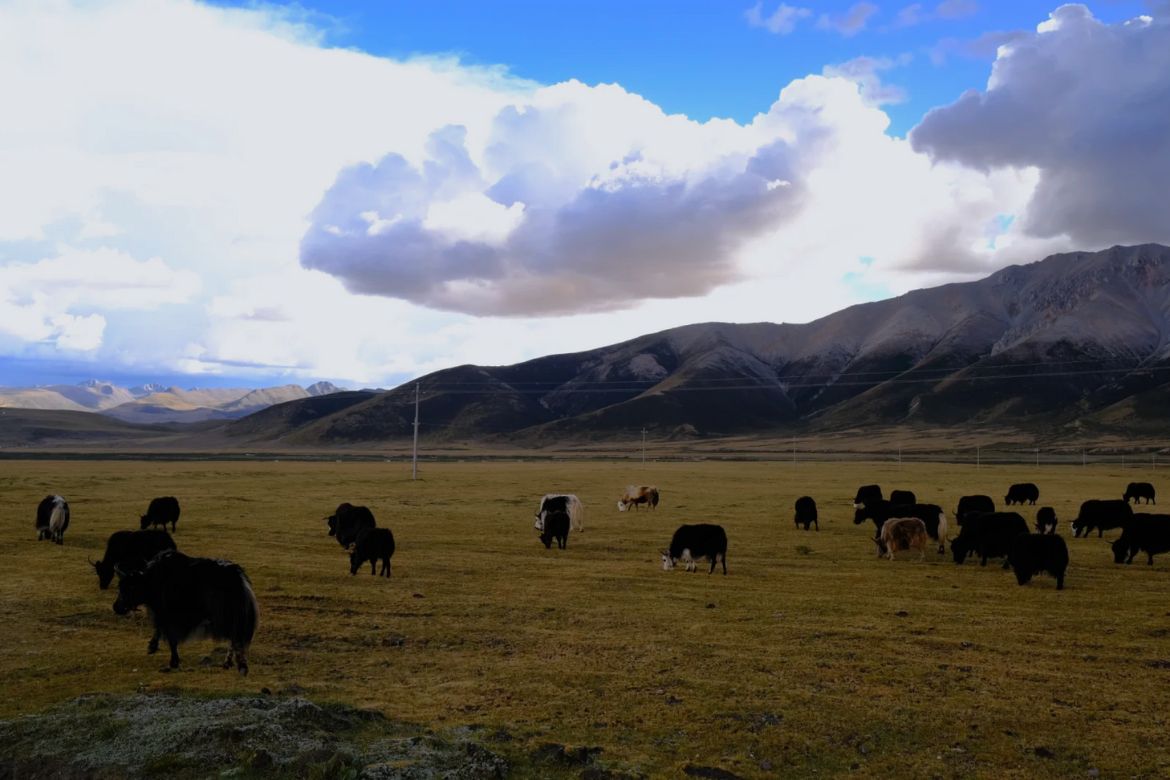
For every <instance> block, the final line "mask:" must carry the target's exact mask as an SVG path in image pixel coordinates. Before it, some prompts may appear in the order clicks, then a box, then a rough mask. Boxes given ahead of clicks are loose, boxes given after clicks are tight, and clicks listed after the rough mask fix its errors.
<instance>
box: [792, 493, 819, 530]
mask: <svg viewBox="0 0 1170 780" xmlns="http://www.w3.org/2000/svg"><path fill="white" fill-rule="evenodd" d="M795 521H796V527H797V528H800V527H801V526H802V525H803V526H804V530H806V531H807V530H808V527H809V526H810V525H815V526H816V528H817V530H818V531H819V530H821V524H820V523H818V522H817V502H816V501H814V500H813V499H812V497H811V496H801V497H800V498H798V499H796V517H795Z"/></svg>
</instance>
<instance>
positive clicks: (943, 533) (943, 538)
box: [938, 510, 948, 553]
mask: <svg viewBox="0 0 1170 780" xmlns="http://www.w3.org/2000/svg"><path fill="white" fill-rule="evenodd" d="M947 530H948V529H947V513H946V512H943V511H941V510H940V511H939V513H938V551H939V552H940V553H941V552H944V549H943V547H944V545H946V543H947Z"/></svg>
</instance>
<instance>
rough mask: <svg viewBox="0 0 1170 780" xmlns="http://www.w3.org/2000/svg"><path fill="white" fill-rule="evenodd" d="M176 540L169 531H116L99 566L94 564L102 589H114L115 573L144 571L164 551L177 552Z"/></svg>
mask: <svg viewBox="0 0 1170 780" xmlns="http://www.w3.org/2000/svg"><path fill="white" fill-rule="evenodd" d="M174 549H176V548H175V540H174V539H172V538H171V535H170V534H168V533H167V532H166V531H158V530H155V529H153V528H151V529H149V530H146V531H115V532H114V533H112V534H110V538H109V539H107V540H106V552H105V555H103V556H102V559H101V560H100V561H98V562H97V563H94V562H93V561H90V564H92V565H93V569H94V571H95V572H97V576H98V587H99V588H101V589H102V590H105V589H106V588H108V587H110V582H111V581H112V580H113V579H114V573H115V569H122V570H123V571H131V570H137V569H141V568H142V567H144V566H146V564H147V562H148V561H149V560H150V559H151V558H153V557H154V556H156V555H158V554H159V553H160V552H162V551H163V550H174Z"/></svg>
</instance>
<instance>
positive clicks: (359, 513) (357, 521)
mask: <svg viewBox="0 0 1170 780" xmlns="http://www.w3.org/2000/svg"><path fill="white" fill-rule="evenodd" d="M325 522H326V523H327V524H328V526H329V535H330V536H334V537H336V538H337V543H338V544H340V545H341V546H342V547H344V548H346V549H349V547H350V545H352V544H354V543H355V542H357V537H358V534H359V533H360V532H361V531H362V530H363V529H366V528H377V527H378V524H377V523H376V522H374V513H373V512H371V511H370V510H369V509H368V508H366V507H364V506H354V505H353V504H349V503H346V504H338V506H337V511H335V512H334V513H333V514H331V515H330V516H329V517H327V518H325Z"/></svg>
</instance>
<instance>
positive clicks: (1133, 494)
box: [1122, 482, 1158, 504]
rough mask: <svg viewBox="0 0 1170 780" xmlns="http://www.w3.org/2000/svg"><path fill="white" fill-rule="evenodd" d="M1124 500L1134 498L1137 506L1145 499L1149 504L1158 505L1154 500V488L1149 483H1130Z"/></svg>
mask: <svg viewBox="0 0 1170 780" xmlns="http://www.w3.org/2000/svg"><path fill="white" fill-rule="evenodd" d="M1122 498H1123V499H1125V500H1126V501H1129V500H1130V499H1131V498H1132V499H1133V502H1134V503H1135V504H1140V503H1141V500H1142V499H1143V498H1144V499H1145V500H1146V503H1147V504H1156V503H1158V502H1157V501H1155V500H1154V486H1153V485H1151V484H1150V483H1149V482H1130V483H1129V486H1128V487H1126V489H1125V495H1123V496H1122Z"/></svg>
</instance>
